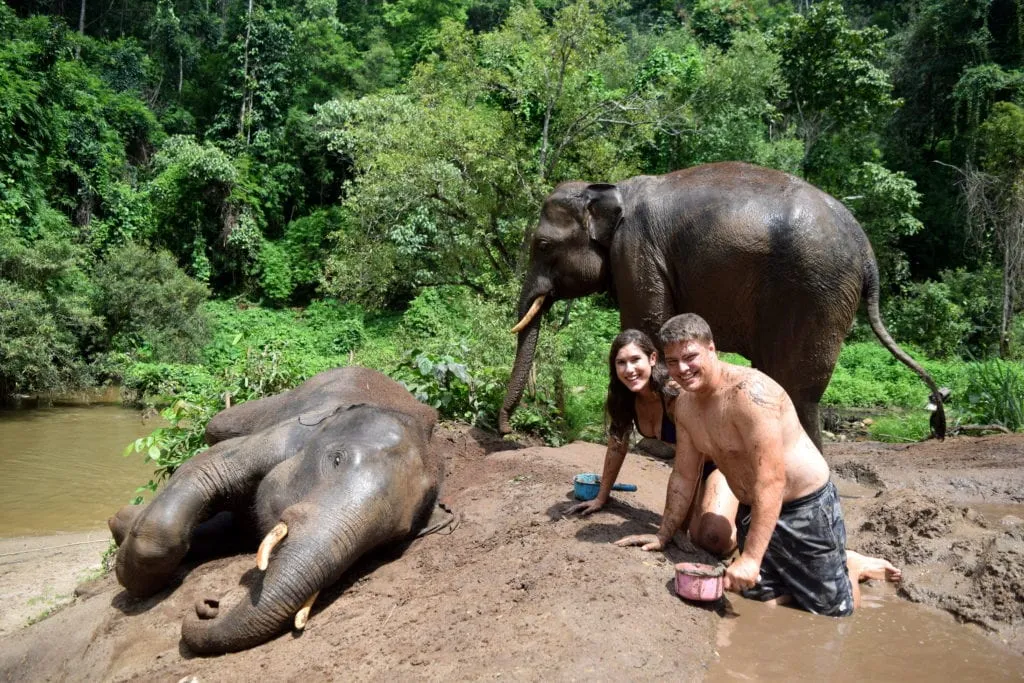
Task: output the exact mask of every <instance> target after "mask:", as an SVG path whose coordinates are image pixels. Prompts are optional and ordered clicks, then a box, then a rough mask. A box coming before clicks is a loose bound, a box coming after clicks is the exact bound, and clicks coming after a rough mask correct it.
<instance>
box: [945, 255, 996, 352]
mask: <svg viewBox="0 0 1024 683" xmlns="http://www.w3.org/2000/svg"><path fill="white" fill-rule="evenodd" d="M939 277H940V279H941V281H942V283H943V284H945V285H946V286H948V287H949V294H950V298H951V299H952V300H953V301H954V302H956V304H957V305H958V306H960V308H961V309H962V310H963V313H964V319H965V320H966V321H967V322H968V324H969V326H970V328H969V330H968V332H967V335H966V336H965V338H964V340H963V343H962V344H961V348H960V349H959V352H960V353H966V354H970V355H972V356H975V357H978V358H986V357H988V356H990V355H993V354H996V353H998V352H999V323H1000V319H1001V317H1002V311H1001V305H1002V303H1001V299H1002V288H1003V273H1002V271H1001V270H1000V269H999V268H995V267H993V266H984V267H983V268H981V269H980V270H976V271H969V270H966V269H964V268H958V269H956V270H944V271H942V272H941V273H940V274H939Z"/></svg>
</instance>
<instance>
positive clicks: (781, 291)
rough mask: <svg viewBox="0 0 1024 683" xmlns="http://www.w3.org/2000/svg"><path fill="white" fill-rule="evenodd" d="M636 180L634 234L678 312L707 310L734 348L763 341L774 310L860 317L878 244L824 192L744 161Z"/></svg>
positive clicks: (631, 193)
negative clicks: (869, 261) (868, 261)
mask: <svg viewBox="0 0 1024 683" xmlns="http://www.w3.org/2000/svg"><path fill="white" fill-rule="evenodd" d="M631 180H632V181H633V182H631V183H630V184H629V185H628V186H627V188H626V189H625V190H624V192H625V196H626V197H628V199H627V202H628V204H627V206H626V208H625V213H626V214H627V221H628V222H629V224H630V228H631V230H634V231H635V233H636V234H635V235H634V236H633V237H632V238H631V239H634V240H636V241H637V242H639V243H642V244H645V245H648V247H647V248H649V249H650V253H652V254H656V255H657V258H658V259H659V260H660V268H661V269H662V270H663V272H664V279H665V281H666V282H667V283H669V286H670V288H672V292H671V295H672V296H671V298H672V301H673V303H674V306H675V307H676V309H677V312H685V311H692V312H695V313H698V314H700V315H702V316H703V317H705V318H706V319H707V320H708V322H709V323H711V325H712V329H715V330H716V337H718V335H719V332H718V331H719V330H721V332H722V333H723V337H724V338H729V339H730V340H732V343H731V344H730V345H731V346H733V347H734V350H737V351H739V352H740V353H744V352H745V351H751V350H753V349H754V348H756V347H757V344H758V341H757V336H758V332H757V330H758V329H759V328H760V327H761V323H762V322H764V321H762V320H761V318H763V317H764V315H766V311H767V312H769V313H768V314H770V315H771V316H775V317H778V315H780V314H781V313H782V311H783V309H790V308H791V309H794V310H795V311H799V315H803V316H807V315H810V316H818V317H822V318H823V319H824V318H833V317H834V318H835V319H837V320H844V321H845V320H846V319H847V318H850V319H852V316H853V314H854V312H855V310H856V308H857V305H858V302H859V299H860V293H861V285H862V274H863V263H864V260H865V258H870V253H871V252H870V247H869V246H868V245H867V238H866V237H865V235H864V232H863V230H861V228H860V226H859V225H858V224H857V222H856V220H855V219H854V218H853V216H852V214H850V212H849V211H848V210H847V209H846V208H845V207H844V206H843V205H842V204H841V203H839V202H838V201H837V200H835V199H834V198H832V197H830V196H829V195H828V194H826V193H825V192H823V191H821V190H819V189H818V188H816V187H814V186H813V185H811V184H809V183H807V182H806V181H803V180H801V179H800V178H797V177H795V176H792V175H790V174H788V173H783V172H781V171H776V170H772V169H767V168H762V167H759V166H754V165H752V164H746V163H739V162H723V163H717V164H707V165H703V166H696V167H693V168H688V169H683V170H680V171H675V172H673V173H669V174H666V175H662V176H638V177H637V178H634V179H631ZM627 182H629V181H627ZM623 185H625V183H624V184H623ZM623 185H620V187H622V186H623ZM634 248H636V247H634ZM782 302H785V304H782ZM794 315H797V313H794ZM765 324H767V323H765ZM843 324H845V323H843Z"/></svg>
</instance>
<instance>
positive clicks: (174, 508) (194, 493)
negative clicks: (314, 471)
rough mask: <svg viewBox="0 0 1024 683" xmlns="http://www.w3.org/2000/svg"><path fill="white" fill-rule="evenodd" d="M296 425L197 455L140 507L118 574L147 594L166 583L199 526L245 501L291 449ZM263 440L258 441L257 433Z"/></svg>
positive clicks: (134, 590) (122, 546) (132, 588)
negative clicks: (222, 509) (226, 509)
mask: <svg viewBox="0 0 1024 683" xmlns="http://www.w3.org/2000/svg"><path fill="white" fill-rule="evenodd" d="M296 428H301V427H298V423H295V425H294V426H293V425H291V424H288V425H282V427H280V428H278V429H276V430H272V431H271V432H269V433H267V434H260V435H257V436H255V437H242V438H238V439H231V440H229V441H225V442H222V443H220V444H217V445H216V446H213V447H212V448H210V449H209V450H207V451H205V452H203V453H200V454H199V455H197V456H195V457H194V458H192V459H191V460H189V461H188V462H186V463H185V464H184V465H182V466H181V467H180V468H178V471H176V472H175V473H174V475H173V476H172V477H171V478H170V480H169V481H168V483H167V486H166V487H165V488H164V490H163V491H161V492H160V493H159V494H158V495H157V497H156V498H155V499H154V500H153V502H152V503H150V504H149V505H148V506H147V507H145V508H144V509H143V510H142V511H141V512H139V513H137V515H136V517H135V521H134V522H133V523H132V525H131V527H130V529H129V531H128V533H127V534H126V535H125V536H124V538H123V542H122V543H121V544H120V548H119V549H118V552H117V562H116V565H115V569H116V572H117V580H118V581H119V582H120V583H121V585H122V586H124V587H125V588H126V589H127V590H128V592H129V593H131V594H132V595H134V596H136V597H146V596H149V595H152V594H153V593H155V592H157V591H158V590H160V589H161V588H163V587H164V586H165V585H166V583H167V581H168V579H169V578H170V577H171V575H172V574H173V573H174V571H175V569H177V567H178V565H179V564H180V562H181V560H182V559H183V558H184V557H185V555H186V554H187V553H188V550H189V548H190V544H191V540H192V534H193V531H194V530H195V529H196V526H197V525H199V524H200V523H202V522H203V521H205V520H206V519H208V518H209V517H211V516H213V514H215V513H216V512H218V511H219V509H221V508H234V507H236V506H240V505H244V504H245V502H246V501H247V500H249V499H250V498H251V496H252V495H253V493H254V492H255V491H256V488H257V486H258V485H259V482H260V480H261V479H262V478H263V477H264V476H265V475H266V473H267V472H269V471H270V470H271V469H272V468H273V467H274V466H275V465H276V464H278V463H279V462H281V461H282V460H284V459H286V458H287V457H288V455H290V450H289V449H288V448H287V445H288V444H289V443H291V442H292V438H291V432H293V431H295V430H296ZM254 438H258V439H259V441H258V442H256V443H253V441H252V439H254Z"/></svg>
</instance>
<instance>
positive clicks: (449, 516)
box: [416, 502, 462, 538]
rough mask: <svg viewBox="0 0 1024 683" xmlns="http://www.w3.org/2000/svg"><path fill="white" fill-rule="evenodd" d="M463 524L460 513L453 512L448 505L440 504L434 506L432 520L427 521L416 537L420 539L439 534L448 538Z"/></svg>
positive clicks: (431, 514)
mask: <svg viewBox="0 0 1024 683" xmlns="http://www.w3.org/2000/svg"><path fill="white" fill-rule="evenodd" d="M461 522H462V518H461V516H460V515H459V514H458V513H456V512H453V511H452V509H451V507H449V506H448V505H446V504H444V503H440V502H439V503H437V504H436V505H435V506H434V509H433V511H432V512H431V513H430V518H429V519H427V521H426V523H424V525H423V528H422V529H420V530H419V532H418V533H417V534H416V536H417V538H418V537H420V536H427V535H429V534H437V533H443V534H444V535H445V536H447V535H448V534H450V533H452V532H453V531H455V530H456V529H458V528H459V524H460V523H461Z"/></svg>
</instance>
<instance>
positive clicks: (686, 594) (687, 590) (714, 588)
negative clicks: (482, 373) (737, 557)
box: [676, 562, 725, 602]
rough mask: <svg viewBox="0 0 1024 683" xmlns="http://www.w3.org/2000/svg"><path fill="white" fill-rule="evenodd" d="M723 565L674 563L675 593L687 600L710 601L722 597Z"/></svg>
mask: <svg viewBox="0 0 1024 683" xmlns="http://www.w3.org/2000/svg"><path fill="white" fill-rule="evenodd" d="M724 574H725V567H723V566H722V565H718V566H714V565H710V564H700V563H697V562H680V563H679V564H677V565H676V595H678V596H679V597H681V598H686V599H687V600H701V601H704V602H711V601H714V600H718V599H719V598H720V597H722V588H723V580H724V576H723V575H724Z"/></svg>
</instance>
